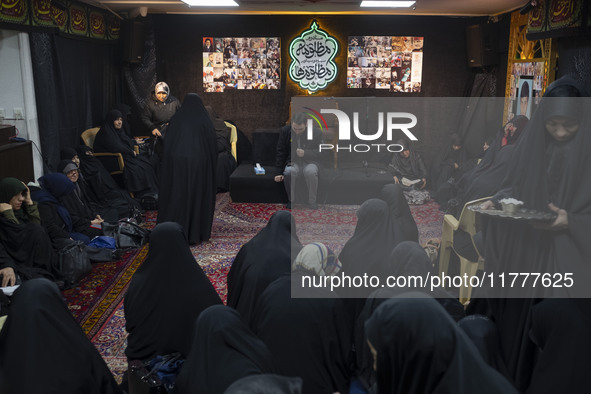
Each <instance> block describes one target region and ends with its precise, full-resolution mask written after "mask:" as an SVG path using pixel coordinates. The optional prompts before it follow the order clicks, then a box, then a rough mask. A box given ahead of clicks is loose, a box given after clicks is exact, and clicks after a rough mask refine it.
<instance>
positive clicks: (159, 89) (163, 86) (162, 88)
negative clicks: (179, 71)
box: [154, 82, 170, 96]
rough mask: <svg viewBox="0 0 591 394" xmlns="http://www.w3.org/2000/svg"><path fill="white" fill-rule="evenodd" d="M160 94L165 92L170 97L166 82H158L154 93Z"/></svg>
mask: <svg viewBox="0 0 591 394" xmlns="http://www.w3.org/2000/svg"><path fill="white" fill-rule="evenodd" d="M158 92H164V93H166V95H167V96H169V95H170V88H169V87H168V85H167V84H166V82H158V83H157V84H156V88H154V93H155V94H157V93H158Z"/></svg>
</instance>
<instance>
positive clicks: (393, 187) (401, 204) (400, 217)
mask: <svg viewBox="0 0 591 394" xmlns="http://www.w3.org/2000/svg"><path fill="white" fill-rule="evenodd" d="M380 198H381V199H382V200H384V201H385V202H386V204H388V209H389V211H390V215H389V216H388V222H389V231H390V234H391V235H390V236H389V239H390V240H393V241H392V247H395V246H396V245H398V244H399V243H400V242H402V241H414V242H419V230H418V228H417V224H416V223H415V220H414V218H413V217H412V213H411V212H410V208H409V207H408V203H407V202H406V198H404V193H403V191H402V187H401V186H400V185H397V184H394V183H391V184H388V185H384V187H383V188H382V192H381V194H380Z"/></svg>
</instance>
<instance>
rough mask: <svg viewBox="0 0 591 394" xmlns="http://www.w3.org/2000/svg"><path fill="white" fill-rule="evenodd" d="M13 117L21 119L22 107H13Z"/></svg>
mask: <svg viewBox="0 0 591 394" xmlns="http://www.w3.org/2000/svg"><path fill="white" fill-rule="evenodd" d="M12 112H13V113H14V119H16V120H21V119H23V109H22V108H15V109H14V110H13V111H12Z"/></svg>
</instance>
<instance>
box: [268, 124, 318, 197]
mask: <svg viewBox="0 0 591 394" xmlns="http://www.w3.org/2000/svg"><path fill="white" fill-rule="evenodd" d="M306 121H307V116H306V114H304V113H301V112H300V113H297V114H295V115H294V116H293V117H292V118H291V125H287V126H284V127H283V128H282V129H281V131H280V133H279V140H278V141H277V158H276V160H275V166H276V167H279V168H284V170H283V174H282V175H277V176H275V182H281V181H283V182H284V184H285V191H286V192H287V196H288V198H289V202H288V203H287V206H286V207H287V208H291V202H292V201H293V196H294V190H295V183H296V179H297V177H298V176H300V175H303V176H304V179H305V181H306V186H307V187H308V203H309V206H310V208H311V209H318V205H317V203H316V195H317V192H318V170H319V166H320V164H319V162H320V156H321V155H320V151H319V146H320V143H321V142H322V135H321V133H320V131H319V130H317V129H313V132H312V139H311V140H309V139H308V136H307V132H306ZM292 142H293V143H294V151H293V153H294V155H293V156H292V150H291V144H292ZM292 157H293V158H292Z"/></svg>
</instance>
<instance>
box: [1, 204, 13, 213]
mask: <svg viewBox="0 0 591 394" xmlns="http://www.w3.org/2000/svg"><path fill="white" fill-rule="evenodd" d="M9 209H12V205H10V204H7V203H5V202H0V212H4V211H8V210H9Z"/></svg>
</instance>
